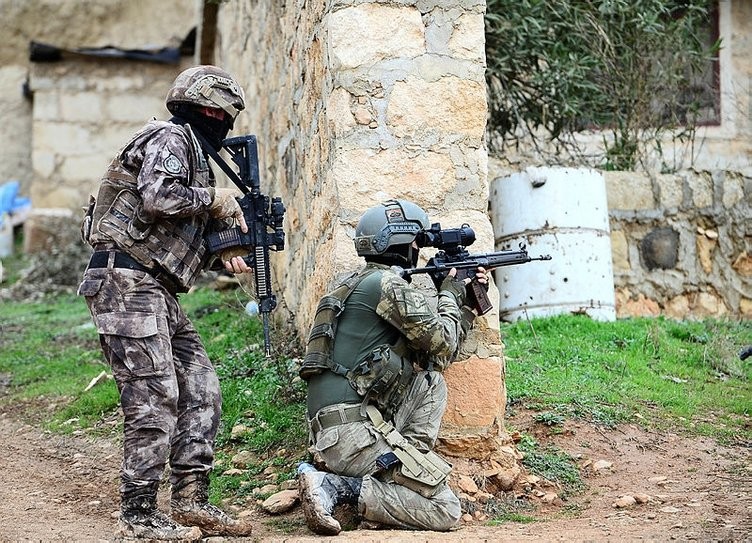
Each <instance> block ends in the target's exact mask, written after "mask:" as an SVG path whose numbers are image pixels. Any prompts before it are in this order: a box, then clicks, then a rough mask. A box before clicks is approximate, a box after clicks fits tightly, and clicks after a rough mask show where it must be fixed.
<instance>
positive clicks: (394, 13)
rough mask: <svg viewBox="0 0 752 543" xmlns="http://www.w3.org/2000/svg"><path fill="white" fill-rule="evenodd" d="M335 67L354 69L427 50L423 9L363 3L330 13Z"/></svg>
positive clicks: (331, 48)
mask: <svg viewBox="0 0 752 543" xmlns="http://www.w3.org/2000/svg"><path fill="white" fill-rule="evenodd" d="M328 27H329V36H330V40H331V42H330V51H331V53H330V54H331V56H332V60H333V61H334V67H335V69H343V70H347V69H352V68H357V67H359V66H364V65H371V64H374V63H376V62H379V61H381V60H384V59H389V58H411V57H415V56H417V55H420V54H422V53H424V52H425V36H424V31H425V29H424V27H423V22H422V20H421V16H420V12H419V11H418V10H417V9H415V8H413V7H396V6H386V5H381V4H361V5H358V6H353V7H349V8H345V9H340V10H338V11H335V12H334V13H332V14H330V15H329V24H328Z"/></svg>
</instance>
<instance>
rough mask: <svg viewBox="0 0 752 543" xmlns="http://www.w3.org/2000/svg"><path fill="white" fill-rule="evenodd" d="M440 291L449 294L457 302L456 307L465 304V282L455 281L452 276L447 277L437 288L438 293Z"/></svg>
mask: <svg viewBox="0 0 752 543" xmlns="http://www.w3.org/2000/svg"><path fill="white" fill-rule="evenodd" d="M442 291H446V292H450V293H451V294H452V295H453V296H454V298H455V300H457V305H459V306H462V304H464V303H465V297H466V296H467V292H466V291H465V281H464V280H463V279H457V277H456V276H454V275H447V276H446V279H444V281H443V282H442V283H441V287H440V288H439V292H442Z"/></svg>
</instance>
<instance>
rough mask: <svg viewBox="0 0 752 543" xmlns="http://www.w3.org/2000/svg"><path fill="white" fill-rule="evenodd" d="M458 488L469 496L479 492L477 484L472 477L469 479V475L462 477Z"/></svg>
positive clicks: (458, 482)
mask: <svg viewBox="0 0 752 543" xmlns="http://www.w3.org/2000/svg"><path fill="white" fill-rule="evenodd" d="M457 487H458V488H459V489H460V490H462V491H463V492H466V493H467V494H476V493H477V492H478V485H477V484H475V481H473V478H472V477H468V476H467V475H460V477H459V480H458V481H457Z"/></svg>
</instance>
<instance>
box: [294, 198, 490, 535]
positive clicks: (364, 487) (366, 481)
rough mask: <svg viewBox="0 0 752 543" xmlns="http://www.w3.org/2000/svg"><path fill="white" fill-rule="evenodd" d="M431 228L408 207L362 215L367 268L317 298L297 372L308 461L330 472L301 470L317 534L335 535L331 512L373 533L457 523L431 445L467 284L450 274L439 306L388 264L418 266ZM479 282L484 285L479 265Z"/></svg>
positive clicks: (454, 503) (359, 235)
mask: <svg viewBox="0 0 752 543" xmlns="http://www.w3.org/2000/svg"><path fill="white" fill-rule="evenodd" d="M429 227H430V222H429V220H428V215H427V214H426V213H425V211H423V210H422V209H421V208H420V207H418V206H417V205H415V204H413V203H411V202H408V201H405V200H390V201H387V202H384V203H383V204H380V205H377V206H375V207H373V208H371V209H369V210H367V211H366V212H365V213H364V214H363V216H362V217H361V219H360V221H359V223H358V226H357V228H356V230H355V248H356V250H357V253H358V255H359V256H363V257H365V260H366V266H365V268H364V269H362V270H361V271H360V272H358V273H356V274H354V275H352V276H351V277H350V278H348V279H347V280H345V282H344V283H343V284H342V285H340V286H339V287H338V288H336V289H335V290H334V291H332V292H331V293H329V294H327V295H326V296H324V297H323V298H322V300H321V302H320V303H319V306H318V309H317V312H316V317H315V320H314V325H313V328H312V329H311V333H310V336H309V340H308V348H307V351H306V356H305V359H304V361H303V366H302V368H301V377H303V378H304V379H306V380H307V381H308V418H309V429H310V432H311V436H312V443H313V446H312V450H313V452H314V460H315V461H317V462H318V463H322V464H324V465H325V467H326V471H317V470H316V469H315V468H314V467H313V466H312V465H310V464H301V465H300V467H299V468H298V472H299V481H300V487H299V490H300V498H301V501H302V504H303V509H304V512H305V515H306V521H307V523H308V526H309V528H310V529H311V530H313V531H314V532H316V533H320V534H328V535H334V534H337V533H339V532H340V530H341V526H340V523H339V522H338V521H337V520H336V519H335V518H334V517H333V513H334V509H335V507H336V506H338V505H348V504H349V505H351V506H357V509H358V512H359V514H360V516H361V517H362V518H363V519H364V520H365V521H366V522H367V524H368V525H369V526H373V525H387V526H396V527H401V528H410V529H419V530H439V531H443V530H449V529H450V528H451V527H452V526H454V524H455V523H456V522H457V520H458V519H459V517H460V503H459V500H458V499H457V497H456V496H455V495H454V493H453V492H452V490H451V489H450V488H449V486H448V485H447V483H446V479H447V476H448V475H449V472H450V469H451V466H450V465H449V464H447V463H446V462H445V461H444V460H443V459H442V458H441V457H440V456H438V455H437V454H436V453H434V452H433V447H434V445H435V443H436V439H437V437H438V433H439V425H440V423H441V418H442V416H443V414H444V411H445V409H446V402H447V387H446V383H445V381H444V377H443V375H442V374H441V371H443V370H444V369H446V368H447V367H448V366H449V364H450V363H451V362H452V361H453V360H454V359H455V357H456V356H457V353H458V350H459V346H460V343H461V342H462V340H463V339H464V338H465V335H466V333H467V331H468V329H469V328H470V326H471V325H472V323H473V320H474V318H475V314H474V313H473V312H472V311H471V310H470V309H469V308H468V307H467V306H466V305H465V300H466V296H467V294H466V285H467V283H466V282H465V281H460V280H456V279H455V270H452V271H451V272H450V273H449V275H448V276H447V277H446V278H445V279H444V280H443V282H441V283H440V286H439V289H438V307H437V309H436V310H434V309H432V308H431V306H430V305H429V303H428V300H427V299H426V295H425V294H424V293H423V292H422V291H421V290H418V289H416V288H414V287H411V286H410V284H408V282H407V281H405V280H404V279H402V277H401V276H400V275H399V273H398V272H399V270H396V269H395V268H394V267H395V266H398V267H401V268H412V267H415V265H416V264H417V262H418V252H419V245H418V243H416V239H418V241H419V236H420V235H421V233H423V231H424V230H426V229H428V228H429ZM476 277H477V280H478V281H479V282H481V283H482V284H487V277H486V274H485V270H483V269H482V268H478V274H477V276H476ZM467 281H469V280H467Z"/></svg>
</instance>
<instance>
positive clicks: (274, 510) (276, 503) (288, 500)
mask: <svg viewBox="0 0 752 543" xmlns="http://www.w3.org/2000/svg"><path fill="white" fill-rule="evenodd" d="M296 503H298V491H297V490H283V491H282V492H277V493H276V494H272V495H271V496H269V497H268V498H267V499H266V500H264V502H263V503H262V504H261V509H263V510H264V511H266V512H267V513H270V514H272V515H278V514H280V513H286V512H287V511H289V510H290V509H292V508H293V507H295V504H296Z"/></svg>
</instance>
